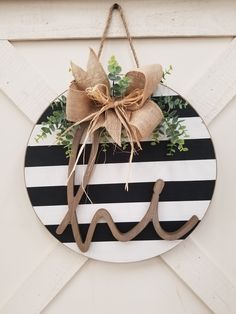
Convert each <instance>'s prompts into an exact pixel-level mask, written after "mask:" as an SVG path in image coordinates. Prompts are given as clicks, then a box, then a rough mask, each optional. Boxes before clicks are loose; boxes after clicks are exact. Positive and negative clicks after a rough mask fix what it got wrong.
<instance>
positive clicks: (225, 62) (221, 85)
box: [186, 39, 236, 124]
mask: <svg viewBox="0 0 236 314" xmlns="http://www.w3.org/2000/svg"><path fill="white" fill-rule="evenodd" d="M235 95H236V39H234V40H233V41H232V42H231V43H230V45H229V47H228V48H227V50H226V51H225V52H224V53H223V54H222V55H221V56H220V58H219V59H218V60H217V61H216V62H215V63H214V64H213V65H212V66H211V67H210V68H209V70H208V71H207V72H206V73H205V74H204V75H203V76H202V77H201V79H200V80H199V81H198V82H197V83H196V84H195V85H194V86H193V87H192V88H191V89H190V90H189V91H188V92H187V93H186V98H187V99H188V101H189V102H190V103H191V104H192V105H193V106H194V107H195V108H197V110H198V113H199V114H200V115H201V117H202V118H203V120H204V121H205V122H206V123H207V124H209V123H210V122H211V121H212V120H213V119H214V118H215V117H216V116H217V115H218V114H219V113H220V112H221V111H222V110H223V109H224V107H225V106H226V105H227V104H228V103H229V102H230V100H232V98H233V97H234V96H235Z"/></svg>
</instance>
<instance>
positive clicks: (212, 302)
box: [0, 3, 235, 313]
mask: <svg viewBox="0 0 236 314" xmlns="http://www.w3.org/2000/svg"><path fill="white" fill-rule="evenodd" d="M231 4H232V3H231ZM36 6H37V5H36ZM22 7H24V6H22ZM224 7H230V10H232V9H231V8H232V6H227V5H225V4H224ZM31 10H33V9H31ZM42 11H43V9H42ZM1 12H2V10H1ZM232 12H233V10H232ZM201 14H204V10H203V9H201ZM208 14H209V13H208ZM25 18H26V17H25ZM29 18H30V17H29ZM208 18H209V15H208ZM210 19H211V16H210ZM9 24H10V23H9ZM149 27H150V26H149ZM198 27H199V25H198ZM12 28H13V27H12ZM26 28H29V27H28V26H27V27H25V31H26ZM185 28H186V27H185ZM200 28H201V26H200ZM14 29H15V30H16V31H17V29H18V28H17V27H16V26H14ZM19 29H20V28H19ZM39 29H40V28H39ZM226 29H227V28H226ZM114 31H115V29H114ZM46 33H47V31H45V34H46ZM172 35H173V34H172ZM190 35H191V34H190ZM192 35H194V34H192ZM163 36H164V34H163ZM22 38H23V37H22ZM44 38H45V37H44ZM229 49H230V50H229V52H226V58H225V56H224V57H223V59H220V60H219V63H220V65H221V66H220V67H219V69H217V63H216V64H215V65H214V67H213V68H214V69H215V70H214V71H215V72H214V71H213V70H210V72H209V73H210V74H209V73H208V76H206V77H205V78H208V79H209V84H208V81H207V80H203V79H202V80H201V81H199V83H198V84H199V85H197V86H198V87H196V89H195V88H193V89H192V93H193V94H194V96H191V94H190V93H188V94H186V95H187V97H188V99H189V100H190V101H191V102H193V104H196V107H198V106H199V108H200V105H199V104H200V102H199V101H197V100H196V99H197V98H198V97H199V92H205V93H206V94H205V96H207V95H208V94H207V93H209V92H210V89H211V84H210V83H211V82H214V81H213V79H214V77H217V78H218V79H219V78H220V77H221V76H222V75H223V74H224V75H225V71H224V60H225V62H226V64H225V65H227V77H226V79H224V81H222V82H221V83H222V84H223V87H224V88H223V89H222V88H220V89H218V90H216V91H215V92H216V94H217V95H216V96H215V98H214V97H213V98H211V99H213V101H212V102H210V101H209V104H210V106H206V107H205V106H204V103H203V102H201V104H202V111H201V112H200V110H199V112H200V113H201V114H202V115H203V116H204V117H205V118H206V119H207V121H208V123H209V122H210V121H211V119H212V118H214V117H215V116H216V114H217V113H219V112H220V110H222V108H223V107H224V106H225V105H226V104H227V102H228V101H229V100H230V99H231V98H232V94H231V93H230V95H227V92H228V91H229V92H230V90H229V89H228V88H229V86H230V84H231V83H232V82H233V78H234V75H235V72H234V68H233V66H234V67H235V64H234V63H233V62H234V60H233V58H234V59H235V57H234V56H235V55H234V53H235V43H234V42H233V43H232V45H231V46H230V48H229ZM1 51H2V53H1V59H0V69H1V79H0V82H1V83H0V84H1V88H2V90H3V91H4V92H5V93H6V94H8V95H9V97H10V98H11V99H12V100H13V101H15V102H16V103H17V104H18V106H19V107H20V108H21V109H22V111H24V112H25V113H28V115H29V116H30V119H31V120H33V121H35V119H36V118H37V117H38V115H39V112H40V113H41V111H42V108H45V107H46V105H47V104H48V101H49V99H48V98H50V99H51V98H53V97H54V92H52V97H51V96H47V97H46V103H44V101H43V102H42V103H41V105H40V106H42V108H41V109H40V110H39V111H38V112H36V113H35V114H34V112H32V109H31V108H32V107H30V103H31V104H32V102H31V101H29V100H28V102H27V103H28V105H27V106H25V105H22V106H21V104H24V102H25V100H26V99H27V97H26V96H24V92H25V90H26V89H25V90H24V89H21V90H20V91H17V92H16V94H14V93H15V88H8V87H7V86H6V85H7V83H6V82H7V81H5V78H6V76H5V75H10V79H11V81H12V82H14V84H16V83H17V84H19V85H20V86H21V84H23V83H22V82H21V80H19V79H18V80H16V77H15V75H13V74H14V73H15V74H16V73H18V74H17V75H19V73H20V72H15V69H14V67H11V66H9V65H11V62H12V60H15V59H17V60H18V62H20V63H21V64H23V65H22V67H21V73H25V71H24V69H25V68H24V66H25V64H26V63H24V62H23V61H22V59H21V57H20V56H19V54H18V53H17V52H16V51H15V50H14V51H13V50H12V46H11V45H9V43H7V42H6V41H2V42H1ZM8 54H9V56H8ZM3 56H4V58H3ZM6 58H7V59H6ZM8 58H9V59H8ZM230 59H231V61H230ZM5 60H6V61H5ZM8 62H9V64H8ZM230 62H232V64H231V65H233V66H230ZM3 63H5V66H3V65H2V64H3ZM16 64H17V63H16ZM7 65H8V67H9V68H8V69H7ZM27 67H28V65H27ZM3 70H4V71H3ZM216 70H217V71H216ZM2 71H3V72H2ZM211 71H213V72H211ZM30 72H31V73H33V72H32V70H30ZM2 73H4V75H2ZM26 73H27V71H26ZM216 74H217V75H216ZM228 74H230V76H228ZM231 75H232V76H231ZM24 76H25V75H24ZM24 76H22V77H24ZM7 77H8V76H7ZM32 79H33V76H32V75H31V76H30V79H29V81H31V80H32ZM34 79H38V78H37V75H35V77H34ZM227 80H229V81H230V84H229V85H228V83H227ZM41 83H42V84H43V85H45V83H44V82H43V81H41ZM14 84H13V85H14ZM206 84H207V88H205V85H206ZM25 86H28V85H27V84H26V85H25ZM40 86H41V85H40V84H39V88H40ZM13 87H14V86H13ZM233 88H234V85H233ZM194 89H195V91H194ZM34 90H35V91H36V87H35V88H34ZM46 90H47V88H46ZM13 91H14V92H13ZM50 93H51V92H49V94H50ZM219 93H220V94H219ZM46 94H47V92H46ZM14 95H15V96H14ZM214 95H215V94H214ZM225 95H226V100H222V99H223V98H222V97H223V96H225ZM191 97H192V100H191ZM210 97H212V96H210ZM194 99H195V100H194ZM224 99H225V98H224ZM214 103H215V104H216V107H217V110H216V111H215V110H213V106H211V104H214ZM43 106H44V107H43ZM34 108H35V107H34ZM204 108H205V109H206V111H205V112H204ZM212 112H213V113H212ZM185 243H188V242H187V241H186V242H185ZM191 243H192V241H191ZM186 245H188V248H186V249H185V253H183V255H184V259H183V257H182V253H181V251H180V252H179V253H178V262H177V261H175V251H176V250H177V249H176V250H174V251H173V252H170V253H173V255H171V254H170V255H169V256H168V257H167V258H165V260H166V261H167V260H168V265H170V266H171V267H172V268H173V269H174V271H175V272H176V273H177V274H179V276H180V277H182V278H183V279H184V280H185V282H186V283H187V284H189V285H190V287H191V289H193V291H195V292H196V293H197V294H199V296H200V297H201V298H202V299H203V300H204V301H205V302H206V304H208V305H209V306H210V307H211V309H213V310H214V309H216V310H220V311H218V313H228V312H229V310H232V309H234V308H233V307H234V306H235V303H234V301H233V300H232V295H233V294H234V293H235V290H234V289H235V288H234V287H233V285H232V284H230V282H229V281H228V280H227V279H226V278H225V277H224V276H223V274H222V273H221V272H220V275H219V277H217V278H216V279H215V281H214V284H215V290H214V291H213V292H212V285H210V284H209V286H208V288H209V289H208V291H207V292H206V293H205V290H203V292H202V293H200V292H201V289H202V288H204V285H205V284H206V281H208V282H210V281H211V282H212V277H213V278H214V276H216V274H217V273H218V268H217V267H215V266H214V267H213V269H214V271H213V273H212V272H211V274H212V277H211V278H207V279H206V281H205V280H203V279H204V278H206V277H205V276H206V273H207V272H210V270H211V269H212V265H214V264H212V261H211V259H210V258H209V259H208V258H207V257H206V255H205V253H204V252H201V251H202V250H200V249H199V248H198V247H197V248H196V245H195V243H193V244H189V243H188V244H186ZM188 252H189V253H188ZM190 252H191V254H190ZM52 254H53V253H52ZM168 254H169V253H168ZM189 254H190V255H189ZM197 254H198V255H200V256H201V258H200V260H204V262H202V263H200V262H199V266H196V269H198V271H199V272H198V271H195V270H194V269H192V268H189V267H187V266H188V265H191V264H192V263H195V264H197V265H198V260H196V259H195V256H196V255H197ZM176 255H177V253H176ZM202 256H203V257H202ZM176 259H177V257H176ZM44 262H45V263H47V260H45V261H44ZM195 264H194V265H195ZM45 265H46V264H45ZM44 267H45V269H46V266H42V269H43V268H44ZM201 269H204V270H205V271H204V272H202V276H200V279H199V273H200V274H201ZM73 271H74V273H75V269H74V270H73ZM39 273H40V271H39ZM42 273H43V271H42ZM71 276H72V274H71V275H70V277H71ZM32 278H41V276H39V275H36V277H34V275H32ZM29 280H31V279H29ZM66 281H67V280H65V281H64V282H63V284H61V285H60V286H61V287H62V286H64V284H65V282H66ZM30 282H31V285H29V286H28V284H27V283H25V287H28V290H25V294H27V291H29V292H30V291H31V288H32V287H35V285H36V284H35V281H34V280H32V281H30ZM199 282H200V284H199ZM222 282H223V289H222V287H221V283H222ZM221 289H222V290H221ZM58 291H59V287H58V290H57V292H56V294H57V293H58ZM225 291H227V293H226V292H225ZM42 292H43V290H42V289H41V290H40V293H42ZM211 292H212V293H211ZM205 295H206V296H205ZM220 297H222V299H223V301H222V302H221V301H220ZM18 298H19V294H18V293H16V295H15V299H14V298H13V299H12V302H13V303H14V300H19V299H18ZM52 298H53V292H52V295H50V298H49V300H51V299H52ZM33 300H34V301H35V305H34V306H35V307H36V306H37V300H36V299H34V298H33ZM40 302H41V301H40ZM224 302H226V304H229V306H228V308H227V305H225V306H224ZM13 303H12V304H13ZM46 303H47V301H46V299H44V302H42V303H40V304H41V306H42V308H43V307H44V306H45V305H46ZM9 304H10V303H9ZM9 304H8V306H10V305H9ZM13 306H14V305H13ZM8 308H10V307H8ZM6 309H7V308H6ZM221 310H222V311H221ZM224 311H225V312H224ZM227 311H228V312H227ZM13 313H14V312H13ZM26 313H27V312H26ZM216 313H217V312H216ZM229 313H230V312H229ZM232 313H233V312H232Z"/></svg>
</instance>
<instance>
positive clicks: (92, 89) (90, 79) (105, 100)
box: [66, 49, 163, 171]
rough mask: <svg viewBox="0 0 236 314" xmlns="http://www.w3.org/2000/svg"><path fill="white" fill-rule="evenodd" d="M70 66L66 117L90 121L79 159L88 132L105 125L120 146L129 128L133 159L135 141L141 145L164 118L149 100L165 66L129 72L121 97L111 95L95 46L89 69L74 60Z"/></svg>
mask: <svg viewBox="0 0 236 314" xmlns="http://www.w3.org/2000/svg"><path fill="white" fill-rule="evenodd" d="M71 69H72V74H73V76H74V81H73V82H72V83H71V85H70V88H69V92H68V96H67V103H66V115H67V119H68V120H69V121H72V122H75V123H74V124H73V126H75V125H78V124H80V123H82V122H85V121H89V127H88V130H87V134H86V138H85V140H84V143H83V145H82V147H81V149H80V152H79V154H78V156H77V161H78V159H79V157H80V155H81V152H82V150H83V147H84V145H85V143H86V141H87V139H88V137H89V135H90V134H92V133H93V132H94V131H95V130H97V129H99V128H101V127H104V128H106V130H107V132H108V133H109V135H110V136H111V138H112V139H113V141H114V142H115V143H116V144H117V145H119V146H120V145H121V132H122V128H123V129H124V130H125V131H126V134H127V137H128V139H129V141H130V145H131V154H130V162H131V161H132V158H133V153H134V143H136V144H137V145H138V146H139V147H140V148H141V145H140V140H142V139H145V138H147V137H149V136H150V135H151V133H152V131H153V130H154V128H155V127H156V126H157V125H158V124H160V122H161V121H162V119H163V114H162V111H161V109H160V108H159V106H158V105H157V104H156V103H155V102H153V101H152V100H151V99H150V96H151V95H152V93H153V92H154V91H155V89H156V88H157V85H158V83H160V81H161V78H162V75H163V72H162V67H161V66H160V65H159V64H153V65H148V66H144V67H142V68H138V69H135V70H133V71H130V72H128V73H127V74H126V76H127V77H129V78H130V81H131V83H130V86H129V88H128V90H127V92H126V94H125V95H124V97H122V98H113V97H111V96H110V83H109V81H108V78H107V74H106V73H105V71H104V69H103V67H102V65H101V63H100V62H99V60H98V58H97V56H96V54H95V52H94V51H93V50H92V49H90V56H89V60H88V65H87V72H86V71H84V70H83V69H81V68H80V67H78V66H77V65H75V64H74V63H71ZM77 161H76V162H77ZM75 166H76V164H75ZM75 166H74V168H73V171H74V170H75Z"/></svg>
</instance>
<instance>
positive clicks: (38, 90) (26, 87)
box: [0, 40, 57, 123]
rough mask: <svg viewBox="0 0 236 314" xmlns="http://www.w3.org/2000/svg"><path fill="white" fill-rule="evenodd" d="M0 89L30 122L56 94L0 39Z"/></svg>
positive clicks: (34, 119) (10, 45)
mask: <svg viewBox="0 0 236 314" xmlns="http://www.w3.org/2000/svg"><path fill="white" fill-rule="evenodd" d="M0 73H1V76H0V89H1V90H2V91H3V93H4V94H6V95H7V96H8V97H9V98H10V99H11V100H12V101H13V102H14V103H15V104H16V106H17V107H18V109H20V110H21V111H22V112H23V113H24V114H25V115H26V116H27V117H28V118H29V119H30V120H31V121H32V122H34V123H35V122H36V121H37V119H38V117H39V116H40V115H41V114H42V112H43V111H44V110H45V109H46V107H47V106H48V104H49V103H50V102H51V101H52V100H53V99H54V98H55V97H56V96H57V94H56V92H54V91H53V89H52V88H51V87H50V86H48V84H47V83H46V82H45V81H44V79H43V78H41V77H40V75H39V74H38V73H37V72H36V71H35V70H34V69H33V68H32V67H31V66H30V64H28V62H27V61H26V60H25V59H24V58H23V57H22V56H21V55H20V54H19V53H18V52H17V50H16V49H15V48H14V47H13V46H12V44H11V43H9V42H8V41H7V40H0Z"/></svg>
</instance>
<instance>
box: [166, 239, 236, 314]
mask: <svg viewBox="0 0 236 314" xmlns="http://www.w3.org/2000/svg"><path fill="white" fill-rule="evenodd" d="M162 259H163V260H164V261H165V262H166V263H167V265H169V266H170V267H171V269H172V270H173V271H174V272H175V273H176V274H177V275H178V276H179V277H180V278H181V279H182V280H183V281H184V282H185V283H186V284H187V285H188V286H189V287H190V288H191V289H192V290H193V291H194V292H195V293H196V295H197V296H198V297H199V298H200V299H201V300H202V301H203V302H204V303H205V304H207V306H208V307H209V308H210V309H211V310H212V311H213V313H216V314H226V313H227V314H230V313H232V314H233V313H235V309H236V287H235V286H234V285H233V284H232V282H231V281H230V280H229V279H228V278H227V277H226V276H225V274H223V273H222V271H221V270H220V269H219V268H218V267H217V266H216V265H215V264H214V262H213V260H212V258H210V257H208V256H207V254H206V252H204V251H203V250H202V249H201V248H200V247H199V246H197V245H196V243H195V242H194V240H193V237H192V236H190V237H189V238H188V240H187V241H183V242H182V243H181V244H180V245H178V246H177V247H176V248H175V249H174V250H171V251H169V252H167V253H165V254H163V255H162Z"/></svg>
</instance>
